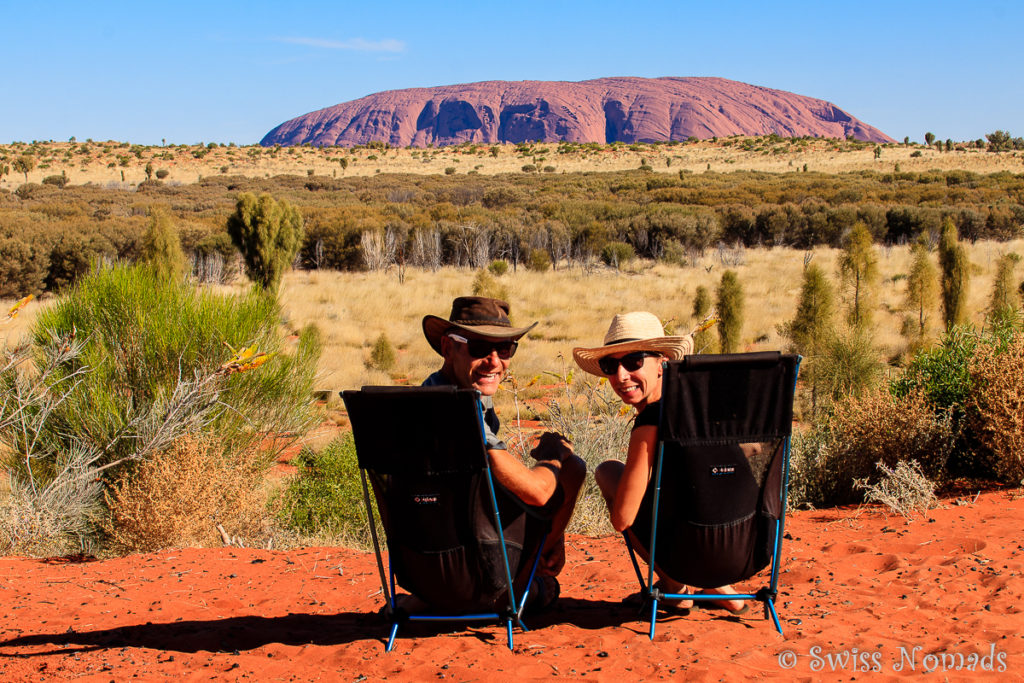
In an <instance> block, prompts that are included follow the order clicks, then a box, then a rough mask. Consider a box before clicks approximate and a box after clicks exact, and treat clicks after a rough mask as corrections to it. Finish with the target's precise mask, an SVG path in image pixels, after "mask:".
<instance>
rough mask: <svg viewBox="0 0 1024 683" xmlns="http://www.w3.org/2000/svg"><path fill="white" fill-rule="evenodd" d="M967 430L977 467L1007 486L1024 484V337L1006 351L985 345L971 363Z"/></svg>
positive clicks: (1018, 338) (1015, 340)
mask: <svg viewBox="0 0 1024 683" xmlns="http://www.w3.org/2000/svg"><path fill="white" fill-rule="evenodd" d="M970 379H971V384H972V390H971V394H970V399H969V400H968V402H967V405H966V412H967V416H968V417H967V429H968V430H969V431H970V433H971V434H972V435H973V436H974V438H975V439H976V440H977V443H978V445H979V449H978V450H979V453H978V459H979V460H980V461H981V462H979V463H978V465H979V466H981V467H983V468H984V469H986V470H990V471H991V475H992V476H994V477H995V478H997V479H999V480H1000V481H1003V482H1006V483H1010V484H1021V482H1022V481H1024V335H1017V336H1016V337H1015V338H1013V339H1012V340H1011V341H1010V342H1009V343H1008V344H1007V345H1006V347H1005V348H1000V347H999V346H998V345H996V344H991V343H989V344H984V345H982V346H981V347H980V348H979V349H978V352H977V353H976V354H975V355H974V357H973V358H972V359H971V363H970Z"/></svg>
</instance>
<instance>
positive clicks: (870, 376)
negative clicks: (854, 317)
mask: <svg viewBox="0 0 1024 683" xmlns="http://www.w3.org/2000/svg"><path fill="white" fill-rule="evenodd" d="M883 370H884V365H883V363H882V359H881V357H880V356H879V353H878V349H876V348H875V346H874V343H873V342H872V338H871V335H870V334H868V333H867V332H866V331H865V330H863V329H852V330H848V331H847V332H846V333H845V334H836V335H833V336H831V337H829V338H828V339H827V340H826V341H825V343H824V345H823V347H822V349H821V353H820V355H819V356H818V357H817V358H816V359H815V361H814V385H815V390H816V392H817V393H818V400H819V401H824V402H825V403H826V405H827V403H828V402H830V401H836V400H838V399H840V398H842V397H844V396H849V395H851V394H852V395H854V396H859V395H861V394H862V393H863V392H865V391H867V390H868V389H869V388H871V387H874V386H876V385H877V384H878V380H879V379H880V378H881V376H882V372H883Z"/></svg>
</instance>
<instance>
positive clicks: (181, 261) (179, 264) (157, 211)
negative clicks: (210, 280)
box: [141, 207, 185, 279]
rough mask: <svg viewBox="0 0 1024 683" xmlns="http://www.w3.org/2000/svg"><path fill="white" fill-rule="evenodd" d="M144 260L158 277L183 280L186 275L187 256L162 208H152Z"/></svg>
mask: <svg viewBox="0 0 1024 683" xmlns="http://www.w3.org/2000/svg"><path fill="white" fill-rule="evenodd" d="M141 250H142V258H143V260H144V261H145V262H146V263H148V264H149V267H150V268H152V269H153V272H155V273H156V275H157V277H161V278H168V279H181V278H182V277H184V275H185V254H184V252H183V251H182V250H181V239H180V238H179V237H178V230H177V228H175V226H174V224H173V223H172V222H171V217H170V216H169V215H168V214H167V212H166V211H165V210H164V209H163V208H161V207H151V208H150V210H149V222H148V223H147V224H146V232H145V233H144V234H143V236H142V243H141Z"/></svg>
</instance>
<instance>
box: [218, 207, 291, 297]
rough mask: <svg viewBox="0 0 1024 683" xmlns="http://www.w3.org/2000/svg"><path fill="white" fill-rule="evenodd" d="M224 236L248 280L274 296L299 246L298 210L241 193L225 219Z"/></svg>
mask: <svg viewBox="0 0 1024 683" xmlns="http://www.w3.org/2000/svg"><path fill="white" fill-rule="evenodd" d="M228 234H229V235H231V241H232V242H233V243H234V245H235V247H237V248H238V251H240V252H241V253H242V259H243V260H244V261H245V272H246V275H248V276H249V279H251V280H252V281H253V282H254V283H256V284H257V285H258V286H259V287H262V288H263V289H265V290H267V291H268V292H270V293H275V294H276V293H277V289H278V287H279V286H280V285H281V276H282V275H283V274H284V272H285V271H286V270H287V269H288V268H290V267H291V264H292V261H293V260H294V259H295V254H296V253H298V251H299V247H300V246H302V239H303V237H304V236H305V230H304V229H303V224H302V216H301V214H299V210H298V209H296V208H295V207H293V206H291V205H290V204H289V203H288V202H287V201H284V200H281V201H280V202H278V201H276V200H275V199H274V198H273V197H271V196H270V195H269V194H266V193H264V194H261V195H260V196H259V197H258V198H257V197H256V195H254V194H252V193H250V192H243V193H242V194H241V195H239V196H238V203H237V204H236V206H235V212H234V213H233V214H231V216H229V217H228Z"/></svg>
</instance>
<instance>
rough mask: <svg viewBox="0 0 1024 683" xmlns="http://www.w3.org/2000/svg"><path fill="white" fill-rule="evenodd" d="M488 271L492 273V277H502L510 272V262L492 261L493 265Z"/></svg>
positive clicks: (490, 265) (489, 266)
mask: <svg viewBox="0 0 1024 683" xmlns="http://www.w3.org/2000/svg"><path fill="white" fill-rule="evenodd" d="M487 270H489V271H491V274H492V275H495V276H496V277H501V276H502V275H504V274H505V273H507V272H508V261H506V260H504V259H496V260H494V261H491V263H490V264H489V265H488V266H487Z"/></svg>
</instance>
